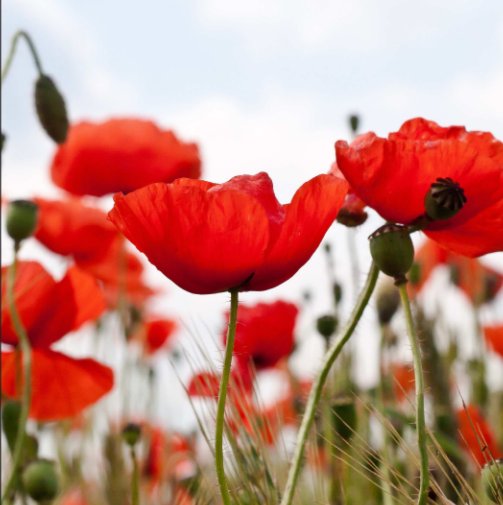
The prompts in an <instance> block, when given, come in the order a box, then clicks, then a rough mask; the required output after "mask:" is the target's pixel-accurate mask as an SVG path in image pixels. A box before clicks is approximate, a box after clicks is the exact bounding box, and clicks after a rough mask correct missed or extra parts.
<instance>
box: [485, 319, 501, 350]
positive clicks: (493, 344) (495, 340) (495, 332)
mask: <svg viewBox="0 0 503 505" xmlns="http://www.w3.org/2000/svg"><path fill="white" fill-rule="evenodd" d="M484 337H485V339H486V342H487V344H488V345H489V347H490V348H491V349H492V350H493V351H494V352H495V353H497V354H499V355H500V356H501V357H502V358H503V325H502V324H500V325H499V326H485V327H484Z"/></svg>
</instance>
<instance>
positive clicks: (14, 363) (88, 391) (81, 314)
mask: <svg viewBox="0 0 503 505" xmlns="http://www.w3.org/2000/svg"><path fill="white" fill-rule="evenodd" d="M6 274H7V268H6V267H3V268H2V342H3V343H5V344H8V345H11V346H17V344H18V338H17V335H16V333H15V331H14V329H13V326H12V320H11V316H10V313H9V308H8V304H7V303H6ZM14 299H15V303H16V308H17V310H18V313H19V316H20V319H21V321H22V323H23V326H24V328H25V330H26V332H27V334H28V338H29V340H30V343H31V346H32V381H31V382H32V397H31V404H30V417H32V418H35V419H38V420H41V421H47V420H54V419H61V418H64V417H70V416H74V415H76V414H78V413H79V412H80V411H81V410H82V409H83V408H85V407H87V406H89V405H91V404H92V403H94V402H96V401H97V400H98V399H99V398H101V397H102V396H103V395H104V394H106V393H107V392H108V391H109V390H110V389H111V388H112V386H113V372H112V370H110V369H109V368H108V367H105V366H103V365H101V364H99V363H97V362H96V361H94V360H92V359H74V358H70V357H68V356H65V355H64V354H61V353H59V352H55V351H53V350H51V349H49V346H50V345H51V344H53V343H54V342H56V341H57V340H59V339H61V338H62V337H64V336H65V335H66V334H67V333H68V332H70V331H74V330H76V329H78V328H79V327H80V326H81V325H82V324H83V323H85V322H88V321H91V320H94V319H96V318H97V317H99V316H100V315H101V314H102V313H103V311H104V310H105V308H106V305H105V300H104V298H103V295H102V293H101V290H100V289H99V287H98V286H97V284H96V281H95V279H93V278H92V277H91V276H90V275H88V274H86V273H85V272H82V271H80V270H79V269H78V268H76V267H73V268H70V269H69V270H68V272H67V274H66V275H65V277H64V278H63V279H62V280H61V281H59V282H56V281H55V280H54V279H53V278H52V277H51V276H50V275H49V274H48V273H47V272H46V271H45V270H44V269H43V268H42V266H41V265H40V264H38V263H36V262H20V263H19V264H18V268H17V272H16V280H15V283H14ZM18 367H19V368H18ZM20 373H21V377H23V375H22V353H21V352H20V350H19V349H17V350H15V351H6V352H2V394H4V395H6V396H7V397H17V396H19V394H20V391H18V390H17V388H16V377H19V375H20ZM21 389H22V384H21Z"/></svg>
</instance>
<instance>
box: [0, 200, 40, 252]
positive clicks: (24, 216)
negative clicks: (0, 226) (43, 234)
mask: <svg viewBox="0 0 503 505" xmlns="http://www.w3.org/2000/svg"><path fill="white" fill-rule="evenodd" d="M37 217H38V207H37V205H36V204H34V203H33V202H30V201H29V200H14V201H12V202H10V203H9V205H8V207H7V219H6V227H7V233H8V234H9V237H11V238H12V239H13V240H14V242H16V243H20V242H21V241H22V240H24V239H25V238H28V237H31V235H32V234H33V232H34V231H35V227H36V225H37Z"/></svg>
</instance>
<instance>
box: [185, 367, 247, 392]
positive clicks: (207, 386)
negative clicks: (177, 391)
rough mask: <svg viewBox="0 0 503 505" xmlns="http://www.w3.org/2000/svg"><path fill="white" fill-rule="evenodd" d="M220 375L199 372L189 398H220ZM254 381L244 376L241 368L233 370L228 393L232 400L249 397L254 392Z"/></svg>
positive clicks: (192, 379) (194, 378) (192, 380)
mask: <svg viewBox="0 0 503 505" xmlns="http://www.w3.org/2000/svg"><path fill="white" fill-rule="evenodd" d="M220 380H221V377H220V375H218V374H216V373H214V372H198V373H196V374H194V375H193V376H192V378H191V379H190V382H189V385H188V387H187V392H188V394H189V396H193V397H200V398H213V399H214V400H216V399H217V398H218V390H219V389H220ZM252 386H253V383H252V380H251V377H250V376H249V375H243V374H242V370H241V369H240V368H233V369H232V370H231V379H230V381H229V386H228V391H229V396H230V397H231V398H237V399H239V398H240V397H242V396H247V395H249V393H251V390H252Z"/></svg>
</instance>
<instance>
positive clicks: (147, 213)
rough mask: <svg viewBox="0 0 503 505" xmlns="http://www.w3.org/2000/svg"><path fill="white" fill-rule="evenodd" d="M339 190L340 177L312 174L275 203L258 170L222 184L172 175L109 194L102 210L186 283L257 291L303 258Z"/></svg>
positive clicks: (342, 186)
mask: <svg viewBox="0 0 503 505" xmlns="http://www.w3.org/2000/svg"><path fill="white" fill-rule="evenodd" d="M346 191H347V184H346V182H345V181H343V180H341V179H339V178H337V177H335V176H332V175H319V176H317V177H315V178H314V179H311V180H310V181H308V182H307V183H305V184H304V185H303V186H302V187H301V188H300V189H299V190H298V191H297V193H296V194H295V195H294V197H293V200H292V202H291V203H290V204H287V205H281V204H280V203H279V202H278V200H277V199H276V197H275V195H274V192H273V187H272V181H271V180H270V178H269V176H268V175H267V174H265V173H263V172H262V173H259V174H257V175H253V176H250V175H242V176H237V177H234V178H233V179H231V180H230V181H228V182H226V183H224V184H213V183H211V182H206V181H200V180H194V179H178V180H176V181H175V182H173V183H171V184H163V183H158V184H152V185H150V186H147V187H144V188H141V189H139V190H137V191H135V192H133V193H130V194H128V195H126V196H124V195H116V196H115V206H114V208H113V209H112V211H111V212H110V213H109V217H110V219H111V221H112V222H113V223H114V224H115V225H116V226H117V227H118V228H119V230H120V231H122V232H123V233H124V235H125V236H126V237H127V238H128V239H129V240H130V241H131V242H133V244H134V245H135V246H136V247H137V248H138V249H139V250H140V251H142V252H143V253H145V254H146V256H147V258H148V259H149V260H150V262H151V263H153V264H154V265H155V266H156V267H157V268H158V269H159V270H160V271H161V272H162V273H163V274H164V275H166V277H168V278H169V279H171V280H172V281H173V282H175V283H176V284H178V286H180V287H182V288H183V289H185V290H187V291H190V292H192V293H198V294H208V293H217V292H220V291H230V290H240V291H250V290H257V291H261V290H265V289H269V288H272V287H275V286H277V285H279V284H281V283H283V282H285V281H286V280H287V279H289V278H290V277H291V276H292V275H294V274H295V272H297V270H298V269H299V268H300V267H301V266H302V265H304V263H306V261H307V260H308V259H309V258H310V257H311V255H312V254H313V253H314V251H315V249H316V248H317V247H318V245H319V243H320V242H321V239H322V238H323V236H324V234H325V233H326V231H327V229H328V227H329V226H330V224H331V223H332V222H333V221H334V219H335V217H336V215H337V212H338V211H339V208H340V206H341V204H342V201H343V200H344V197H345V195H346Z"/></svg>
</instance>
